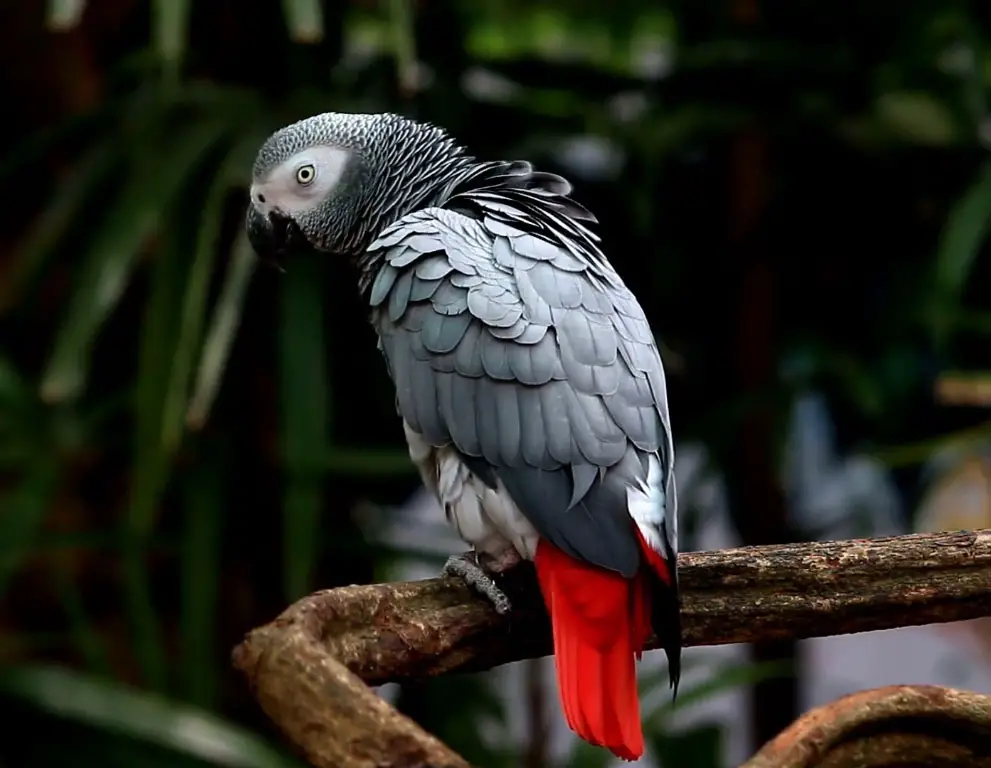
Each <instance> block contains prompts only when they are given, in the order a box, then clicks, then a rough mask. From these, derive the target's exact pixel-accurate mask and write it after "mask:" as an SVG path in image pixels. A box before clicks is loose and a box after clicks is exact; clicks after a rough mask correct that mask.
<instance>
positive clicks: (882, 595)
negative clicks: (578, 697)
mask: <svg viewBox="0 0 991 768" xmlns="http://www.w3.org/2000/svg"><path fill="white" fill-rule="evenodd" d="M679 574H680V578H681V584H682V592H683V596H684V597H683V610H682V614H683V619H684V624H685V640H686V644H687V645H718V644H724V643H740V642H752V641H755V640H767V639H784V638H804V637H816V636H825V635H836V634H846V633H850V632H866V631H870V630H877V629H890V628H893V627H903V626H911V625H918V624H932V623H939V622H948V621H958V620H962V619H970V618H976V617H978V616H984V615H988V614H991V530H980V531H970V532H959V533H941V534H922V535H912V536H900V537H895V538H887V539H861V540H852V541H839V542H818V543H811V544H790V545H783V546H764V547H744V548H740V549H730V550H723V551H717V552H690V553H685V554H683V555H682V556H681V557H680V558H679ZM500 585H501V586H502V587H503V589H504V590H505V591H506V592H507V593H508V594H509V596H510V597H511V599H512V600H513V612H512V615H511V616H510V617H508V618H503V617H500V616H498V615H497V614H496V613H495V611H493V610H492V609H491V607H490V606H489V605H488V603H487V602H486V601H485V600H484V598H481V597H480V596H478V595H476V594H475V593H473V592H471V591H470V590H469V589H468V588H467V587H465V586H464V585H463V584H462V583H461V582H460V581H459V580H456V579H451V578H441V579H427V580H425V581H418V582H407V583H395V584H375V585H369V586H352V587H343V588H339V589H333V590H326V591H323V592H317V593H315V594H313V595H310V596H309V597H306V598H304V599H302V600H300V601H298V602H296V603H295V604H293V605H292V606H290V607H289V608H288V609H287V610H286V611H285V612H284V613H283V614H282V615H281V616H279V617H278V618H277V619H276V620H275V621H273V622H272V623H270V624H267V625H265V626H263V627H260V628H258V629H255V630H253V631H252V632H250V633H249V634H248V636H247V637H246V638H245V640H244V642H243V643H242V644H241V645H240V646H238V648H237V649H236V650H235V653H234V664H235V666H236V667H237V668H238V669H239V670H241V672H243V673H244V675H245V676H246V678H247V679H248V681H249V684H250V685H251V687H252V689H253V691H254V693H255V695H256V696H257V698H258V700H259V702H260V704H261V706H262V708H263V709H264V710H265V712H266V713H267V714H268V715H269V717H271V718H272V719H273V720H274V721H275V722H276V723H277V724H278V725H279V726H280V727H281V728H282V730H283V731H284V732H285V733H286V735H287V736H288V737H289V739H290V740H291V741H293V743H295V744H296V745H298V746H299V748H300V749H301V750H302V751H303V753H304V754H305V755H306V757H307V759H309V760H310V762H311V763H313V765H316V766H319V767H321V768H322V767H323V766H327V767H329V766H334V767H335V768H351V767H352V766H354V767H355V768H357V766H373V765H374V766H379V767H380V768H387V767H389V766H396V767H397V768H398V766H423V767H424V768H426V767H428V766H429V767H436V768H440V767H441V766H451V767H452V768H453V767H454V766H457V767H458V768H466V767H467V764H466V763H465V762H464V760H463V759H461V758H460V757H458V756H457V755H455V754H454V753H453V752H451V751H450V750H449V749H448V748H447V747H445V746H444V745H443V744H441V743H440V742H439V741H437V740H436V739H434V738H433V737H431V736H429V735H427V734H426V733H425V732H423V731H422V730H421V729H420V728H418V727H417V726H416V725H415V724H413V723H412V722H411V721H410V720H408V719H406V718H404V717H402V716H401V715H399V714H398V713H396V712H395V711H394V710H392V708H391V707H389V706H388V705H387V704H386V703H385V702H384V701H383V700H382V699H380V698H379V697H377V696H375V694H373V693H372V692H371V691H370V690H369V689H368V688H366V687H365V686H364V685H362V682H361V681H362V680H363V681H364V682H365V683H367V684H370V685H378V684H381V683H385V682H388V681H394V680H404V679H410V678H417V677H426V676H433V675H440V674H446V673H450V672H463V671H472V670H478V669H487V668H490V667H494V666H497V665H500V664H505V663H507V662H510V661H515V660H519V659H527V658H534V657H537V656H541V655H546V654H547V653H549V652H550V648H551V646H550V633H549V628H548V622H547V617H546V614H545V613H544V610H543V605H542V602H541V600H540V595H539V592H538V590H537V587H536V584H535V580H534V578H533V572H532V568H530V567H528V566H521V567H520V568H517V569H514V570H513V571H510V572H509V573H508V574H507V575H506V576H505V577H503V579H502V580H501V584H500Z"/></svg>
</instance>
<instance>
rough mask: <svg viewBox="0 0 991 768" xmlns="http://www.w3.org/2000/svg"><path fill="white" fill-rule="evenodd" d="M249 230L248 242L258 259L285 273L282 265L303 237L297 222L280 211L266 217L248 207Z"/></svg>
mask: <svg viewBox="0 0 991 768" xmlns="http://www.w3.org/2000/svg"><path fill="white" fill-rule="evenodd" d="M247 230H248V242H250V243H251V247H252V248H254V250H255V253H257V254H258V258H259V259H260V260H261V261H262V262H264V263H266V264H270V265H272V266H274V267H276V268H277V269H278V270H279V271H280V272H285V270H284V269H283V268H282V263H283V261H284V260H285V257H286V256H287V255H288V254H289V252H290V251H291V250H292V249H293V247H294V246H296V245H297V242H298V240H299V239H300V238H301V237H302V233H300V231H299V227H298V226H297V225H296V222H294V221H293V220H292V219H291V218H289V217H288V216H286V215H284V214H281V213H280V212H279V211H269V212H268V214H267V215H266V214H265V213H263V212H262V211H260V210H258V208H257V207H255V206H254V205H252V206H249V207H248V219H247Z"/></svg>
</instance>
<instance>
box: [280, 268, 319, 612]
mask: <svg viewBox="0 0 991 768" xmlns="http://www.w3.org/2000/svg"><path fill="white" fill-rule="evenodd" d="M322 276H323V263H322V262H321V261H319V260H317V259H307V260H301V261H299V262H297V263H296V264H294V265H293V268H292V269H291V270H290V271H289V272H288V273H287V274H286V275H285V279H284V282H283V284H282V295H281V301H280V305H279V306H280V314H281V318H280V324H279V330H280V333H279V387H280V393H279V394H280V400H281V424H280V429H281V432H282V435H281V442H282V458H283V461H284V463H285V471H286V474H287V483H288V486H287V488H286V495H285V501H284V507H283V510H282V514H283V523H284V529H283V542H282V545H283V553H284V555H283V557H284V560H283V568H284V572H285V580H284V585H285V593H286V598H287V599H289V600H295V599H297V598H299V597H301V596H302V595H304V594H305V593H306V592H307V590H308V589H309V587H310V583H311V581H310V580H311V576H312V573H313V569H314V567H315V566H316V560H317V556H318V554H319V542H320V536H319V525H320V511H321V509H322V503H323V472H324V467H323V461H322V459H323V457H324V456H325V455H326V452H327V412H328V404H327V401H328V399H329V397H330V384H329V382H328V380H327V369H326V349H327V345H326V342H325V341H324V329H323V295H322V294H323V280H322Z"/></svg>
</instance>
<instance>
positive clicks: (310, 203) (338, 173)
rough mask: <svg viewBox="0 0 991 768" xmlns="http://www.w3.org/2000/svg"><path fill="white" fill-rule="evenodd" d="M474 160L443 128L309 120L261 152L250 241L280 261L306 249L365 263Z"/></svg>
mask: <svg viewBox="0 0 991 768" xmlns="http://www.w3.org/2000/svg"><path fill="white" fill-rule="evenodd" d="M471 161H472V158H470V157H468V156H467V155H466V154H465V153H464V151H463V150H462V149H461V147H459V146H458V145H457V144H456V143H455V142H454V141H453V139H451V138H449V137H448V136H447V134H446V133H445V132H444V131H443V130H442V129H440V128H437V127H435V126H433V125H430V124H427V123H418V122H414V121H412V120H409V119H407V118H404V117H401V116H399V115H394V114H388V113H383V114H350V113H344V112H326V113H323V114H320V115H314V116H313V117H308V118H306V119H305V120H300V121H299V122H297V123H293V124H292V125H288V126H286V127H285V128H281V129H280V130H278V131H276V132H275V133H273V134H272V135H271V136H270V137H269V138H268V139H266V140H265V143H264V144H262V146H261V149H259V151H258V155H257V157H256V159H255V163H254V167H253V169H252V181H251V192H250V194H251V200H250V204H249V206H248V216H247V230H248V239H249V240H250V242H251V245H252V247H253V248H254V249H255V251H256V252H257V253H258V255H259V256H260V257H262V258H264V259H273V260H275V261H277V262H281V261H282V260H284V259H285V258H286V257H288V256H291V255H293V254H295V253H300V252H307V251H309V252H313V251H317V252H323V253H332V254H339V255H344V256H349V257H352V258H357V257H359V256H360V255H361V253H362V252H363V251H364V249H365V247H366V246H367V245H368V244H369V242H371V240H372V239H374V237H375V236H376V234H377V233H378V232H380V231H381V230H382V229H384V228H385V227H386V226H387V225H388V224H389V223H391V222H392V221H395V220H396V219H397V218H399V217H401V216H403V215H404V214H405V213H408V212H409V211H411V210H414V209H415V208H416V207H417V206H418V205H421V204H423V203H424V202H428V201H429V198H430V197H431V196H432V195H435V194H436V193H437V190H438V189H439V188H441V187H442V186H443V185H444V184H445V183H446V182H447V181H448V180H449V179H451V178H452V174H455V173H456V172H457V171H459V170H461V169H463V168H465V167H466V166H468V165H470V163H471Z"/></svg>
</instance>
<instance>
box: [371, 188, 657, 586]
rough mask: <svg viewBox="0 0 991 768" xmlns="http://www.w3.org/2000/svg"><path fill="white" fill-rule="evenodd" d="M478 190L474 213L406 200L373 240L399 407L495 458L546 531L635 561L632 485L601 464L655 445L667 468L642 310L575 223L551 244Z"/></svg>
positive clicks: (447, 440)
mask: <svg viewBox="0 0 991 768" xmlns="http://www.w3.org/2000/svg"><path fill="white" fill-rule="evenodd" d="M480 205H482V207H483V210H484V212H485V213H484V215H483V216H481V217H479V218H473V217H470V216H467V215H464V214H463V213H460V212H455V211H451V210H447V209H444V208H430V209H426V210H422V211H417V212H415V213H412V214H409V215H408V216H405V217H404V218H402V219H400V220H399V221H397V222H396V223H395V224H393V225H392V226H391V227H389V228H388V229H387V230H385V231H384V232H383V233H382V235H381V236H380V237H379V238H378V239H377V240H376V241H375V242H373V243H372V245H371V246H370V247H369V252H370V254H371V258H374V259H378V260H379V261H380V268H379V270H378V272H377V274H376V276H375V278H374V279H373V281H372V284H371V287H370V291H369V300H370V303H371V305H372V322H373V324H374V325H375V327H376V330H377V331H378V333H379V336H380V338H381V340H382V343H381V348H382V351H383V354H384V355H385V357H386V358H387V361H388V367H389V371H390V375H391V376H392V377H393V379H394V381H395V384H396V391H397V407H398V409H399V411H400V413H401V415H402V417H403V418H404V419H405V420H406V422H407V423H408V424H409V425H410V427H411V428H412V429H413V430H414V431H415V432H417V433H419V434H421V435H423V437H424V438H425V439H426V440H428V441H429V442H431V443H432V444H434V445H438V446H441V445H448V444H453V446H454V447H455V448H456V449H457V450H458V451H459V452H460V453H461V454H462V455H464V456H465V457H467V459H469V460H471V461H472V462H476V463H477V461H479V460H481V461H484V462H485V463H487V464H488V465H490V466H491V468H492V469H493V470H494V472H495V476H496V477H498V479H499V480H501V481H502V483H503V485H504V486H505V487H506V489H507V491H508V492H509V493H510V495H511V496H512V497H513V499H514V500H515V501H516V503H517V505H518V506H519V507H520V509H521V510H522V511H523V512H524V514H526V515H527V517H529V518H530V519H531V522H533V524H534V525H535V526H536V527H537V529H538V531H540V533H541V535H544V536H546V537H547V538H549V539H550V540H551V541H553V542H554V543H555V544H557V545H558V546H560V547H562V548H563V549H565V551H567V552H569V553H571V554H573V555H574V556H577V557H582V558H584V559H586V560H590V561H592V562H596V563H598V564H599V565H602V566H603V567H607V568H612V569H614V570H618V571H621V572H624V573H629V574H630V575H632V573H633V572H635V569H636V564H637V563H638V562H639V559H638V557H639V556H638V554H637V549H636V546H637V545H636V540H635V537H634V536H633V535H632V531H631V529H630V527H629V517H628V514H627V513H626V509H625V500H624V499H621V498H618V497H617V490H616V488H615V487H611V486H609V485H608V484H607V483H604V482H603V477H605V476H606V475H607V472H608V470H609V469H610V468H614V467H617V466H619V465H620V464H621V463H622V462H624V461H625V462H630V461H634V463H635V461H636V459H635V457H636V456H637V455H638V454H636V453H635V452H634V453H631V446H635V448H636V449H638V450H639V451H642V452H646V453H655V452H656V453H659V454H660V456H661V459H662V465H663V466H665V472H666V473H667V474H670V470H669V468H670V463H671V456H672V453H671V450H672V449H671V441H670V428H669V425H668V416H667V401H666V393H665V382H664V372H663V368H662V367H661V361H660V357H659V355H658V353H657V349H656V346H655V344H654V339H653V336H652V334H651V332H650V327H649V325H648V324H647V320H646V317H645V316H644V314H643V311H642V309H641V308H640V305H639V304H638V303H637V301H636V299H635V298H634V297H633V295H632V293H630V291H629V290H628V289H627V288H626V286H625V285H623V283H622V281H621V280H619V278H618V276H617V275H615V273H614V272H611V268H608V270H609V271H605V268H604V267H603V266H602V264H601V263H598V262H597V261H596V260H595V259H586V260H584V261H583V260H582V259H581V258H579V254H581V253H582V251H581V247H580V246H581V244H580V243H576V242H574V241H573V240H569V237H570V234H569V232H568V231H567V228H566V227H561V228H559V229H558V230H555V231H554V232H553V235H554V236H555V237H557V238H559V239H561V242H560V243H555V242H553V241H552V240H551V239H549V238H547V237H541V236H540V234H539V233H535V232H528V231H526V230H525V229H523V228H521V227H520V226H516V225H514V218H519V217H520V216H521V215H522V214H521V213H520V212H519V211H515V210H514V209H513V208H512V207H511V206H508V205H506V204H505V203H504V202H502V203H500V202H498V201H494V202H492V203H491V204H490V207H488V208H486V207H485V205H484V201H482V202H481V203H480ZM569 226H572V227H574V226H575V225H574V223H573V222H569ZM598 260H599V261H603V259H602V257H601V256H598ZM606 267H608V264H606ZM631 456H633V457H634V458H633V459H631V458H630V457H631ZM636 470H637V471H639V467H636ZM634 474H635V473H634ZM665 484H666V486H667V487H669V488H670V489H671V491H672V492H673V486H672V484H671V483H669V482H668V481H667V478H666V479H665ZM621 490H622V489H621ZM672 501H673V500H672Z"/></svg>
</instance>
